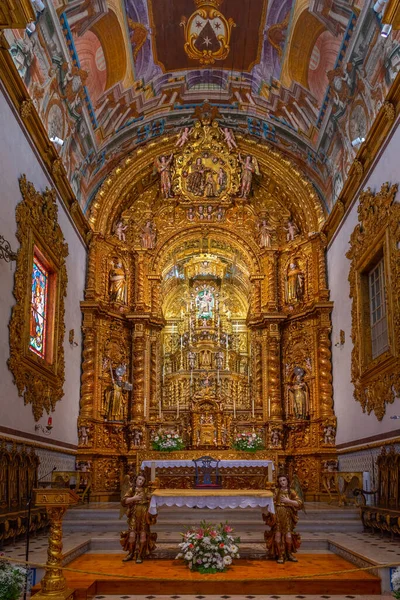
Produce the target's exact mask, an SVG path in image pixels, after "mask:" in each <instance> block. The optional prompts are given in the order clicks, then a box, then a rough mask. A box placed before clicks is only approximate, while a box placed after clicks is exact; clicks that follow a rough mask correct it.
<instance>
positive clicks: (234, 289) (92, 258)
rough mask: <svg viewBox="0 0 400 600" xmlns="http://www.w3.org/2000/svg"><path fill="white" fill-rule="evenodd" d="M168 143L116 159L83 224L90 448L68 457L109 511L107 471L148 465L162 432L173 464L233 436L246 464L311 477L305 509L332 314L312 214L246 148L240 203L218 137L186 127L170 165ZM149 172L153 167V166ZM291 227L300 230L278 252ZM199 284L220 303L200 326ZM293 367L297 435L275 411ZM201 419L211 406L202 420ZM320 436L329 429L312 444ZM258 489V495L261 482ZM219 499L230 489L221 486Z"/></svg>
mask: <svg viewBox="0 0 400 600" xmlns="http://www.w3.org/2000/svg"><path fill="white" fill-rule="evenodd" d="M175 141H176V140H175V137H173V138H171V139H170V138H163V140H162V143H160V144H159V143H158V142H156V143H155V144H154V145H153V144H152V145H150V146H149V147H148V148H146V149H142V150H140V151H137V152H136V153H135V155H134V157H135V161H133V159H132V157H129V158H128V159H126V161H124V163H123V164H122V165H120V167H119V168H118V169H117V170H116V171H114V173H113V174H111V175H110V177H109V178H108V179H107V180H106V181H105V182H104V184H103V186H102V188H101V190H100V191H99V193H98V195H97V198H96V200H95V202H94V204H93V209H92V211H91V222H92V224H93V226H94V228H95V232H94V233H93V236H92V239H91V242H90V253H89V259H88V277H87V288H86V292H85V301H84V302H83V303H82V310H83V313H84V321H83V330H84V354H83V369H82V370H83V375H82V396H81V416H80V421H79V424H80V427H81V428H84V432H86V433H87V432H89V436H87V435H83V434H82V435H80V448H79V456H80V460H81V461H83V462H85V461H86V462H90V463H91V464H92V469H93V477H92V481H93V485H92V497H94V498H96V499H107V498H109V499H111V498H115V497H116V495H117V494H118V487H119V473H120V470H126V467H127V465H128V464H131V463H132V462H134V461H135V460H136V459H137V460H138V461H140V458H139V454H140V453H145V454H146V457H147V458H151V457H155V456H157V455H156V454H155V453H153V452H152V451H151V440H152V439H153V438H154V436H155V435H156V434H157V432H158V431H159V430H160V428H161V429H164V430H169V431H174V432H178V433H179V434H180V435H181V436H182V438H183V440H184V443H185V445H186V447H187V448H189V450H185V451H183V452H182V453H181V455H182V457H183V456H185V457H186V456H187V454H188V452H190V453H192V452H195V451H198V452H199V453H200V454H204V453H205V452H210V453H211V454H212V455H213V456H215V455H219V454H220V453H221V452H224V450H223V449H224V448H227V447H229V445H230V443H231V441H232V436H233V435H235V434H236V433H238V432H244V431H253V432H254V433H258V434H259V435H260V436H261V437H262V439H263V441H264V443H265V448H266V449H267V450H265V451H261V452H257V458H263V457H264V456H265V454H264V452H265V453H267V454H269V455H270V456H271V455H272V454H273V455H274V458H275V462H276V463H277V464H278V463H280V462H282V463H285V462H286V468H288V467H289V465H290V464H292V463H291V461H293V460H294V458H295V459H296V460H300V459H303V458H304V459H306V458H307V460H311V459H312V461H313V463H312V464H313V467H312V468H313V469H315V470H316V472H317V473H316V474H315V476H314V474H313V477H315V484H313V486H311V487H310V486H309V487H310V490H311V492H310V493H311V494H312V495H314V494H318V493H321V492H322V493H323V489H322V485H321V477H320V474H319V473H320V472H321V471H322V469H323V467H322V465H323V463H324V462H325V461H326V460H329V459H330V458H332V457H335V456H336V449H335V443H334V432H335V419H334V415H333V408H332V385H331V369H330V364H331V354H330V339H329V338H330V312H331V310H332V304H331V303H330V302H329V291H328V289H327V281H326V269H325V247H326V238H325V236H323V235H321V234H320V233H318V230H319V228H320V223H321V216H322V212H321V208H320V207H319V208H318V206H317V203H318V200H317V198H316V197H315V195H314V194H313V193H311V190H310V189H309V187H308V186H307V184H306V183H305V182H304V181H303V180H302V178H301V176H300V174H299V173H297V172H296V171H295V170H294V169H292V168H291V167H290V166H289V165H288V164H286V162H285V161H283V160H282V157H280V156H278V155H276V154H275V153H273V152H268V153H267V154H265V153H261V152H260V151H259V148H258V147H257V145H256V144H251V143H249V142H248V140H243V139H241V138H239V137H238V144H239V146H240V153H241V156H242V158H243V157H245V156H246V155H247V154H251V156H253V157H254V158H255V159H256V161H255V162H254V163H252V165H253V166H255V163H256V162H257V164H258V166H259V173H260V174H257V173H256V171H254V176H253V177H252V179H251V188H252V193H251V194H250V193H249V194H248V195H246V197H244V198H241V197H240V193H241V190H242V188H241V181H242V180H241V179H240V177H242V173H241V171H240V169H239V164H240V161H239V160H238V159H239V157H238V152H236V151H235V150H232V149H231V151H230V152H228V151H227V148H226V147H225V145H224V141H223V138H222V137H221V132H220V130H219V128H218V126H217V125H216V124H213V125H207V127H204V128H203V127H201V125H197V126H196V128H195V131H194V132H193V135H191V137H190V140H189V141H188V142H187V143H185V145H184V147H183V148H182V149H180V150H179V152H177V151H176V148H175V146H174V143H175ZM174 152H175V155H174V158H173V160H171V162H169V163H168V165H167V167H168V169H169V171H168V174H167V175H165V176H164V178H161V176H160V174H159V175H157V178H154V177H153V176H151V173H150V171H149V164H151V168H152V165H153V163H154V160H155V159H157V161H158V167H159V168H161V163H162V164H163V165H165V164H166V162H167V159H168V160H169V157H170V155H171V153H172V154H173V153H174ZM162 156H165V157H167V159H165V160H164V161H163V162H162V161H161V157H162ZM197 159H201V161H202V165H203V166H204V167H205V168H206V169H207V170H208V173H209V172H210V170H211V169H213V168H215V169H216V170H217V171H218V169H219V167H218V165H220V164H221V165H222V168H223V169H224V170H226V173H227V175H228V178H227V181H226V184H227V187H226V188H225V189H224V190H222V191H221V192H220V191H219V189H217V190H216V189H215V185H214V188H213V189H212V182H211V178H210V181H209V182H208V183H209V186H210V187H209V188H208V187H207V191H206V187H204V189H203V187H201V186H200V183H199V182H198V181H197V178H196V177H194V176H193V178H191V179H190V181H189V179H188V178H189V176H190V174H191V173H193V172H195V165H196V160H197ZM220 159H221V161H222V163H220V162H219V161H220ZM198 165H200V161H199V162H198ZM213 165H214V166H213ZM168 177H170V178H171V180H170V183H171V188H168V185H169V180H168ZM204 183H207V182H206V181H205V180H204V179H203V184H204ZM216 183H218V179H217V175H216V174H214V184H216ZM203 184H202V185H203ZM189 188H190V189H189ZM169 189H170V190H171V195H173V197H170V194H169V191H168V190H169ZM213 190H214V191H213ZM208 194H210V195H208ZM213 194H214V195H213ZM246 194H247V192H246ZM200 207H202V211H200ZM190 208H192V210H189V209H190ZM219 209H221V210H219ZM208 213H209V214H208ZM289 219H293V222H295V223H296V226H297V227H298V229H299V232H298V233H296V235H295V236H294V239H290V240H288V239H287V223H288V220H289ZM264 221H265V222H266V223H267V224H268V227H269V228H271V236H270V245H268V244H267V245H265V244H261V243H260V239H261V238H260V223H263V222H264ZM148 222H151V223H152V227H154V231H156V234H157V235H156V238H155V239H152V241H151V243H147V241H148V240H147V238H146V247H143V230H144V229H146V226H147V227H148ZM118 223H123V224H124V225H123V226H124V227H126V229H124V236H122V235H119V234H118V231H117V230H116V225H117V224H118ZM264 241H265V240H264ZM114 258H118V259H121V260H122V261H123V264H124V270H125V273H126V278H127V288H128V289H127V292H128V293H127V303H126V304H125V305H123V306H121V305H118V304H116V303H114V304H113V303H112V302H111V301H110V298H109V295H108V293H107V285H108V273H109V264H110V260H114ZM293 260H294V261H296V264H297V266H298V271H299V272H300V273H301V277H300V279H301V281H300V287H301V288H302V289H301V290H300V293H299V295H298V297H297V296H293V298H294V299H295V301H292V302H291V303H290V304H289V303H288V302H287V299H286V294H285V286H286V284H287V275H288V271H289V270H290V269H289V266H290V264H291V262H292V261H293ZM291 275H293V273H291ZM199 280H201V285H202V284H204V283H205V282H206V281H207V282H208V283H207V285H208V286H213V287H214V290H215V293H216V294H218V296H215V298H214V300H215V303H214V314H213V315H211V316H209V317H208V320H207V323H205V324H204V322H202V319H201V318H200V317H199V315H198V314H197V316H196V314H195V313H196V311H197V308H194V307H193V305H194V306H197V304H196V302H197V301H198V300H195V297H196V294H197V292H198V290H199V289H200V288H199ZM196 282H197V283H196ZM196 286H197V292H196V289H195V288H196ZM296 293H297V291H296ZM193 294H194V296H193ZM217 298H218V306H219V312H218V311H217V306H216V299H217ZM191 303H192V306H191ZM189 322H192V327H189ZM221 340H223V341H222V343H221ZM319 344H321V345H322V351H321V356H319ZM122 362H124V363H126V364H127V365H128V371H129V374H130V376H129V378H128V379H127V381H131V382H132V384H133V390H132V392H128V391H127V392H126V395H125V400H126V402H127V404H128V410H127V411H126V413H125V415H126V417H127V420H125V421H124V420H122V419H120V420H119V421H118V420H116V421H114V422H107V416H105V415H104V410H102V406H103V396H104V390H106V389H108V388H109V386H110V384H111V376H110V363H111V366H112V368H113V369H114V370H115V368H116V367H117V365H118V364H121V363H122ZM190 364H192V365H193V366H192V367H190ZM218 364H219V365H220V366H219V367H218V366H217V365H218ZM287 365H289V370H290V372H289V374H287V372H286V369H287ZM295 367H298V368H300V369H303V370H304V372H305V375H304V377H303V379H304V383H305V385H306V387H307V391H308V397H309V399H310V405H311V410H310V412H309V413H307V415H305V418H303V419H300V420H299V419H297V418H296V415H294V414H290V415H288V414H287V413H286V408H285V407H286V399H287V395H288V394H287V392H288V388H289V386H291V385H292V376H293V369H294V368H295ZM124 393H125V392H124ZM206 405H212V406H213V410H209V411H208V412H209V414H208V415H206V414H205V413H206V412H207V411H206ZM199 407H200V409H199ZM292 412H293V411H292ZM203 413H204V418H203V422H201V417H202V416H203ZM211 413H212V414H211ZM210 416H211V421H209V419H210ZM328 421H329V424H330V427H331V429H330V430H329V443H325V441H326V440H325V438H326V439H327V437H326V436H327V435H328V433H326V431H325V429H324V428H325V427H327V426H328V425H327V423H328ZM324 436H325V437H324ZM87 438H88V439H87ZM201 446H202V448H201ZM225 452H228V453H231V451H228V450H225ZM200 454H199V455H200ZM232 455H235V456H237V453H235V452H232ZM245 456H246V457H248V455H245ZM106 470H107V474H106ZM179 476H180V479H179V481H180V482H181V485H182V486H183V485H185V481H189V480H186V479H185V477H186V474H185V473H183V472H182V473H179ZM240 477H241V475H240ZM189 479H190V477H189ZM241 481H242V480H241ZM169 482H170V483H171V484H172V478H169ZM227 482H228V480H227ZM256 482H258V483H257V485H258V484H260V479H259V478H258V479H257V478H255V479H254V481H253V483H254V485H256ZM242 483H243V482H242ZM253 483H252V484H251V485H253ZM229 485H234V479H233V478H231V479H229ZM240 485H241V484H240ZM243 485H244V483H243ZM317 488H318V489H317Z"/></svg>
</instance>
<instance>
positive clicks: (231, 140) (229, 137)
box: [223, 127, 238, 151]
mask: <svg viewBox="0 0 400 600" xmlns="http://www.w3.org/2000/svg"><path fill="white" fill-rule="evenodd" d="M223 134H224V138H225V142H226V143H227V146H228V148H229V151H231V150H233V149H234V148H236V149H237V147H238V145H237V143H236V140H235V136H234V134H233V131H231V130H230V129H228V128H227V127H224V129H223Z"/></svg>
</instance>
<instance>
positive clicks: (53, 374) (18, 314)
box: [8, 175, 68, 421]
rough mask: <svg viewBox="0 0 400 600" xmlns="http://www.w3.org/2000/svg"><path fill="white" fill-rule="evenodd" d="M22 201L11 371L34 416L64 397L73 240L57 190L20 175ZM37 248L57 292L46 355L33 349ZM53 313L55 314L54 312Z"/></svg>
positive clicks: (52, 310)
mask: <svg viewBox="0 0 400 600" xmlns="http://www.w3.org/2000/svg"><path fill="white" fill-rule="evenodd" d="M19 184H20V189H21V193H22V198H23V200H22V201H21V202H20V203H19V204H18V206H17V209H16V221H17V233H16V236H17V239H18V241H19V242H20V248H19V250H18V255H17V268H16V272H15V280H14V290H13V293H14V297H15V299H16V304H15V306H14V307H13V310H12V316H11V320H10V324H9V330H10V358H9V360H8V366H9V369H10V370H11V372H12V374H13V376H14V381H15V384H16V386H17V388H18V394H19V395H20V396H23V397H24V401H25V404H32V410H33V415H34V418H35V421H38V420H39V419H40V417H41V416H42V415H43V411H46V412H48V413H49V412H50V411H52V410H54V407H55V405H56V403H57V402H58V401H59V400H61V398H62V397H63V394H64V393H63V385H64V378H65V365H64V346H63V341H64V333H65V324H64V312H65V311H64V297H65V296H66V293H67V283H68V277H67V269H66V264H65V259H66V257H67V256H68V245H67V244H66V243H65V241H64V236H63V233H62V231H61V228H60V226H59V224H58V219H57V212H58V207H57V203H56V192H55V190H49V189H47V188H46V190H45V191H44V192H43V193H42V194H40V193H39V192H37V191H36V190H35V187H34V186H33V184H32V183H29V182H28V181H27V180H26V177H25V175H22V177H21V178H20V180H19ZM35 248H38V249H39V251H40V253H41V254H42V255H43V256H44V257H45V258H46V260H47V262H48V263H49V265H50V266H49V269H50V271H51V274H52V278H53V279H52V282H53V283H52V286H53V288H52V289H53V292H52V294H51V297H50V302H51V307H50V305H49V309H50V308H51V321H52V323H51V324H50V327H49V329H48V332H47V343H48V345H49V346H51V353H50V354H49V355H46V357H45V358H40V357H39V356H36V355H35V354H34V352H32V351H31V350H30V349H29V326H30V314H31V305H30V302H31V285H32V282H31V279H32V267H33V256H34V252H35ZM49 314H50V313H49Z"/></svg>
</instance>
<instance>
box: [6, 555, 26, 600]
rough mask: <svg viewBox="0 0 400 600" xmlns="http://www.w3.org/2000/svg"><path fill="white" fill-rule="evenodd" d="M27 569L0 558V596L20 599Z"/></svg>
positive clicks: (8, 599) (15, 599) (13, 599)
mask: <svg viewBox="0 0 400 600" xmlns="http://www.w3.org/2000/svg"><path fill="white" fill-rule="evenodd" d="M25 577H26V569H24V568H23V567H17V566H16V565H12V564H11V563H9V562H7V561H5V560H1V558H0V598H7V600H19V598H21V595H22V592H23V589H24V585H25Z"/></svg>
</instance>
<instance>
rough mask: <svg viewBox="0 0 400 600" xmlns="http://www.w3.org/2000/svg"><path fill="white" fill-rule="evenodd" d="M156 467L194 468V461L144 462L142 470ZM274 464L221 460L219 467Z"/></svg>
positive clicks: (269, 463)
mask: <svg viewBox="0 0 400 600" xmlns="http://www.w3.org/2000/svg"><path fill="white" fill-rule="evenodd" d="M152 465H154V466H155V467H156V469H174V468H177V467H194V462H193V460H144V461H143V462H142V464H141V466H140V468H141V469H144V468H145V467H148V468H149V469H151V466H152ZM268 465H272V469H274V463H273V461H272V460H251V459H249V460H220V461H219V467H221V468H222V467H223V468H224V469H233V468H234V467H268Z"/></svg>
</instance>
